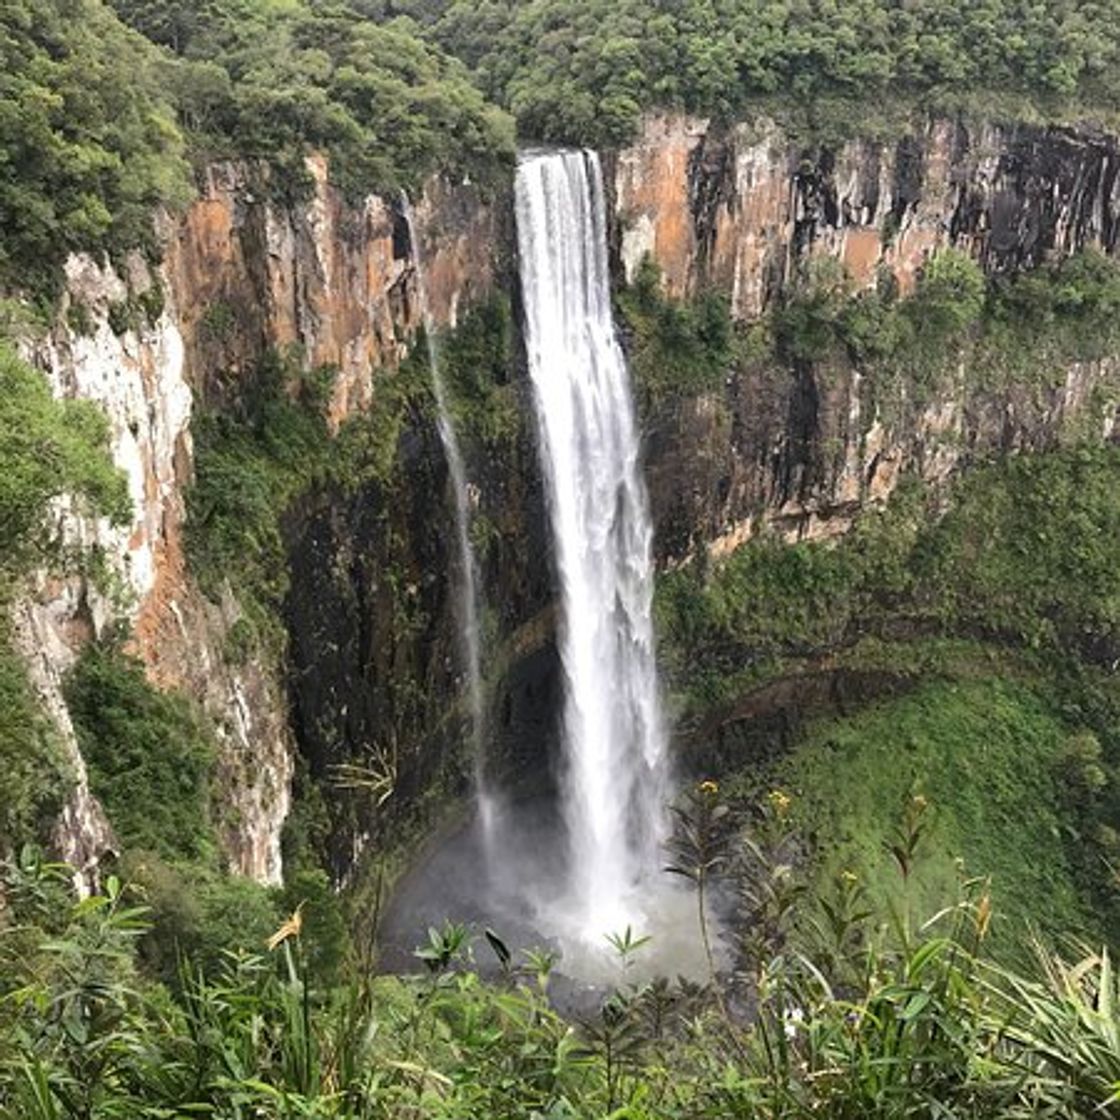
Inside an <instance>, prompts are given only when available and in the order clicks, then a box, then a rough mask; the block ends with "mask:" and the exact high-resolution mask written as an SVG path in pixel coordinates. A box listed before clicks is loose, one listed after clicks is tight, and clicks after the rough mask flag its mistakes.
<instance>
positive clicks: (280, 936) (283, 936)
mask: <svg viewBox="0 0 1120 1120" xmlns="http://www.w3.org/2000/svg"><path fill="white" fill-rule="evenodd" d="M302 910H303V903H302V902H301V903H300V904H299V905H298V906H297V907H296V908H295V912H294V913H293V914H292V916H291V917H290V918H289V919H288V920H287V921H286V922H285V923H284V924H283V925H282V926H281V927H280V928H279V929H278V930H277V931H276V932H275V933H274V934H273V935H272V936H271V937H270V938H269V939H268V942H267V944H268V951H269V952H270V953H271V952H272V951H273V950H274V949H275V948H276V947H277V946H279V945H282V944H283V943H284V942H285V941H287V940H288V938H289V937H299V931H300V930H301V929H303V914H302V913H301V911H302Z"/></svg>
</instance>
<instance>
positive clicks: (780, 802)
mask: <svg viewBox="0 0 1120 1120" xmlns="http://www.w3.org/2000/svg"><path fill="white" fill-rule="evenodd" d="M766 799H767V801H769V802H770V808H771V809H773V810H774V812H775V813H777V814H778V816H779V817H784V816H785V815H786V814H787V813H788V812H789V807H790V806H791V805H792V804H793V799H792V798H791V797H790V795H789V794H788V793H784V792H783V791H782V790H780V789H772V790H771V791H770V792H769V793H768V794H767V795H766Z"/></svg>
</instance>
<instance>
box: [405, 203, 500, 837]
mask: <svg viewBox="0 0 1120 1120" xmlns="http://www.w3.org/2000/svg"><path fill="white" fill-rule="evenodd" d="M401 209H402V214H403V217H404V220H405V224H406V225H407V226H408V239H409V244H410V245H411V247H412V263H413V268H414V269H415V271H416V291H417V297H418V299H419V302H420V316H421V319H422V321H423V323H424V339H425V342H426V344H427V349H428V366H429V368H430V370H431V378H432V396H433V397H434V398H435V402H436V426H437V427H438V429H439V438H440V441H441V443H442V444H443V452H444V455H445V456H446V458H447V470H448V473H449V474H450V476H451V489H452V492H453V495H454V507H455V530H456V536H457V538H458V545H459V547H458V552H459V571H460V580H461V584H460V588H459V604H458V616H459V644H460V647H461V648H460V656H461V660H462V666H463V671H464V674H465V676H466V682H467V699H468V701H469V704H470V717H471V754H472V762H473V767H474V788H475V797H476V798H477V802H478V817H479V823H480V826H481V828H482V835H483V844H484V850H488V849H489V847H490V838H491V834H492V831H493V812H494V810H493V801H492V798H491V796H490V793H489V790H488V788H487V783H486V753H485V752H486V740H485V719H486V709H485V698H484V696H483V688H482V658H481V654H480V652H479V616H480V614H481V610H480V599H479V591H478V565H477V563H476V561H475V555H474V548H473V547H472V545H471V505H470V495H469V493H468V490H467V471H466V467H465V466H464V464H463V452H462V448H461V447H460V446H459V437H458V436H457V435H456V432H455V424H454V421H453V419H452V416H451V409H450V407H449V404H448V400H447V386H446V385H445V384H444V380H443V370H442V366H441V364H440V353H439V342H438V339H437V336H436V327H435V321H434V319H433V318H432V311H431V305H430V303H429V300H428V286H427V281H426V276H425V272H424V260H423V253H422V252H421V248H420V238H419V234H418V231H417V227H416V219H415V215H414V214H413V211H412V206H411V204H410V202H409V200H408V196H407V195H404V196H402V199H401Z"/></svg>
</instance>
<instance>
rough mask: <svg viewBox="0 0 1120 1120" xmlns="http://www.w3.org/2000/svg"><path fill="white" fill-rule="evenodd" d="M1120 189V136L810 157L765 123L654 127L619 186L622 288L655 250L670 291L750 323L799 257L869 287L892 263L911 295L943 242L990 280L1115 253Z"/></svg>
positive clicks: (824, 152) (1005, 136)
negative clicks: (716, 293) (826, 258)
mask: <svg viewBox="0 0 1120 1120" xmlns="http://www.w3.org/2000/svg"><path fill="white" fill-rule="evenodd" d="M1118 177H1120V145H1118V142H1117V138H1116V137H1115V136H1112V135H1108V134H1103V133H1097V132H1093V131H1089V130H1078V129H1073V128H1057V127H1050V128H1044V127H1041V126H1036V125H993V124H983V125H970V124H966V123H964V122H963V121H953V120H945V119H933V120H930V121H929V122H928V123H927V124H926V125H925V126H924V127H923V128H922V129H920V130H918V131H916V132H914V133H913V134H911V135H909V136H905V137H903V138H902V139H900V140H898V141H895V142H892V143H879V142H872V141H864V140H852V141H849V142H848V143H845V144H843V145H841V146H839V147H821V146H812V147H805V146H802V145H798V144H795V143H791V142H790V140H789V139H788V138H787V137H786V136H785V135H783V134H782V133H781V131H780V130H778V129H777V128H776V126H774V124H773V123H771V122H768V121H765V120H763V121H755V122H751V123H745V124H739V125H735V126H732V127H724V126H720V125H716V124H713V123H711V122H709V121H707V120H703V119H698V118H689V117H684V116H679V115H675V116H657V117H651V118H649V119H648V120H647V121H646V123H645V126H644V128H643V131H642V135H641V136H640V137H639V139H638V140H637V141H636V142H635V143H634V144H633V145H632V146H630V147H628V148H626V149H624V150H623V151H621V152H619V153H618V154H617V157H616V159H615V160H614V163H613V177H612V179H613V189H614V193H615V207H616V212H617V216H618V224H619V234H618V248H619V253H620V257H621V262H622V267H623V271H624V273H625V275H626V276H627V278H632V277H633V275H634V273H635V271H636V269H637V267H638V265H639V263H640V261H641V259H642V256H643V255H644V254H645V253H649V254H651V255H652V256H653V258H654V259H655V260H656V261H657V262H658V264H659V265H660V266H661V268H662V271H663V277H664V284H665V288H666V290H667V291H668V293H669V294H670V295H672V296H674V297H676V298H687V297H689V296H693V295H695V294H697V293H698V292H700V291H703V290H704V289H705V288H709V287H714V288H716V289H718V290H720V291H723V292H726V293H728V294H729V296H730V298H731V307H732V313H733V314H734V315H735V316H736V317H737V318H751V317H754V316H757V315H758V314H760V313H761V312H762V311H763V310H764V309H765V308H766V307H768V306H769V305H770V304H771V303H772V302H773V300H774V298H775V296H776V295H777V293H778V292H779V291H780V290H781V288H782V287H783V286H784V285H785V284H787V283H788V282H789V280H790V278H791V276H792V274H793V272H794V269H795V267H796V265H797V264H798V262H799V261H800V260H802V259H803V258H804V256H805V255H806V254H815V253H827V254H829V255H831V256H834V257H837V258H838V259H839V260H841V261H842V262H843V263H844V265H845V266H846V267H847V269H848V271H849V272H850V273H851V275H852V276H853V277H854V278H855V280H856V281H857V283H860V284H869V283H871V282H873V280H874V279H875V275H876V272H877V270H878V269H879V267H880V266H885V267H888V268H890V269H891V270H892V271H893V272H894V273H895V275H896V276H897V277H898V279H899V282H900V284H901V286H902V288H903V290H904V291H905V290H907V289H908V288H910V287H911V286H912V285H913V282H914V279H915V276H916V274H917V272H918V270H919V269H920V268H921V266H922V263H923V262H924V261H925V259H926V258H927V256H928V255H929V254H930V252H932V251H933V250H934V249H936V248H937V247H939V246H942V245H946V244H953V245H956V246H958V247H961V248H965V249H967V250H968V251H969V252H971V253H973V254H974V255H975V256H976V257H977V258H978V259H979V260H980V261H982V263H983V264H984V267H985V269H986V270H987V271H988V272H989V273H999V272H1007V271H1011V270H1015V269H1020V268H1030V267H1034V266H1036V265H1039V264H1041V263H1043V262H1044V261H1046V260H1048V259H1050V258H1052V257H1054V256H1055V255H1058V256H1060V255H1064V254H1067V253H1069V252H1071V251H1073V250H1074V249H1076V248H1080V247H1081V246H1083V245H1086V244H1092V245H1097V246H1099V247H1101V248H1103V249H1105V250H1106V251H1108V252H1112V251H1113V250H1114V249H1115V247H1116V241H1117V236H1118V232H1120V230H1118V222H1120V181H1118Z"/></svg>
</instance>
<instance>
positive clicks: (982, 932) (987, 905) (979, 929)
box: [976, 891, 992, 941]
mask: <svg viewBox="0 0 1120 1120" xmlns="http://www.w3.org/2000/svg"><path fill="white" fill-rule="evenodd" d="M991 922H992V896H991V895H990V894H988V893H987V892H986V891H985V892H984V895H983V897H982V898H981V899H980V901H979V902H978V903H977V904H976V933H977V936H978V937H979V938H980V940H981V941H983V940H984V938H985V937H987V936H988V926H989V925H991Z"/></svg>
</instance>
